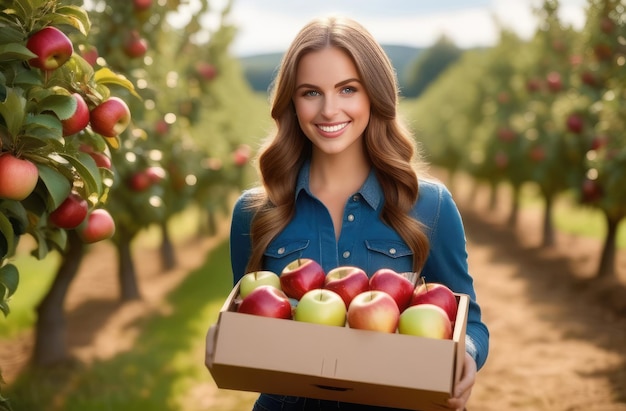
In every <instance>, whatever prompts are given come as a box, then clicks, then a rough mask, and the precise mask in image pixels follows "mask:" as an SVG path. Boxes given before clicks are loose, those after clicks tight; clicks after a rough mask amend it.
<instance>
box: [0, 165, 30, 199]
mask: <svg viewBox="0 0 626 411" xmlns="http://www.w3.org/2000/svg"><path fill="white" fill-rule="evenodd" d="M38 180H39V170H37V166H36V165H35V164H33V163H32V162H30V161H29V160H25V159H21V158H17V157H15V156H14V155H13V154H9V153H4V154H2V155H0V198H6V199H8V200H17V201H21V200H23V199H25V198H26V197H28V196H29V195H30V193H32V192H33V190H34V189H35V187H36V186H37V181H38Z"/></svg>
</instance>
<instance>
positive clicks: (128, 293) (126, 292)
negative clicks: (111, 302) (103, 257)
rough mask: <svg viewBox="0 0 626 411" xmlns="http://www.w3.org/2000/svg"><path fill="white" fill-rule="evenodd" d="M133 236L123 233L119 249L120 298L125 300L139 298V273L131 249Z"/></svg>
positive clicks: (118, 245)
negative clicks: (136, 270)
mask: <svg viewBox="0 0 626 411" xmlns="http://www.w3.org/2000/svg"><path fill="white" fill-rule="evenodd" d="M131 240H132V237H131V236H130V235H127V234H126V233H121V234H120V236H119V243H118V244H117V251H118V276H119V283H120V300H121V301H123V302H126V301H131V300H139V299H140V298H141V296H140V295H139V286H138V285H137V273H136V272H135V264H134V263H133V256H132V253H131V250H130V243H131Z"/></svg>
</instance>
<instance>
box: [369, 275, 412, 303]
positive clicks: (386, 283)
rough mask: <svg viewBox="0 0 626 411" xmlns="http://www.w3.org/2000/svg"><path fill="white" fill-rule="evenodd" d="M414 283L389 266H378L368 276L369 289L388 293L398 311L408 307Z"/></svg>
mask: <svg viewBox="0 0 626 411" xmlns="http://www.w3.org/2000/svg"><path fill="white" fill-rule="evenodd" d="M414 288H415V285H414V284H413V283H412V282H411V281H409V280H408V279H407V278H406V277H404V276H402V275H400V274H398V273H397V272H395V271H394V270H392V269H390V268H380V269H378V270H376V272H375V273H374V274H373V275H372V277H371V278H370V290H379V291H384V292H386V293H387V294H389V295H390V296H391V297H392V298H393V299H394V301H395V302H396V304H398V309H399V310H400V311H402V310H404V309H405V308H406V307H408V305H409V302H410V301H411V296H412V295H413V289H414Z"/></svg>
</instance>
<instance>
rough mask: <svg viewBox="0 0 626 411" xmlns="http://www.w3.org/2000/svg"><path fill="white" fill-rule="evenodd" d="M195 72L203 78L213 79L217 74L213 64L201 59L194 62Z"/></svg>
mask: <svg viewBox="0 0 626 411" xmlns="http://www.w3.org/2000/svg"><path fill="white" fill-rule="evenodd" d="M196 72H197V73H198V74H199V75H200V77H202V78H203V79H205V80H213V79H214V78H215V76H216V75H217V70H216V69H215V66H214V65H213V64H211V63H207V62H203V61H200V62H198V63H196Z"/></svg>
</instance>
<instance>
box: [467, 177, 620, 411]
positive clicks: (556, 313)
mask: <svg viewBox="0 0 626 411" xmlns="http://www.w3.org/2000/svg"><path fill="white" fill-rule="evenodd" d="M457 186H458V185H457ZM464 188H465V190H469V189H470V186H469V185H466V186H465V187H464ZM459 191H461V192H459V193H457V195H458V200H457V201H458V202H459V205H460V208H461V212H462V215H463V217H464V220H465V224H466V229H467V236H468V248H469V255H470V268H471V270H472V273H473V275H474V277H475V279H476V288H477V292H478V296H479V299H480V303H481V305H482V307H483V311H484V313H483V314H484V319H485V321H486V322H487V324H488V326H489V328H490V332H491V350H490V356H489V359H488V362H487V364H486V365H485V367H484V368H483V369H482V370H481V372H480V373H479V377H478V380H477V385H476V386H475V388H474V391H473V395H472V398H471V402H470V405H469V407H468V409H470V410H481V411H491V410H494V411H495V410H528V411H542V410H546V411H547V410H552V411H554V410H563V411H566V410H567V411H573V410H581V411H582V410H585V411H589V410H597V411H618V410H626V316H625V315H624V311H622V314H621V315H619V314H617V313H616V312H615V311H614V310H612V309H607V308H606V305H604V304H600V303H599V302H598V295H597V292H598V290H602V289H600V288H599V289H598V290H591V289H588V288H583V286H582V285H581V284H583V283H582V282H580V283H579V282H577V281H574V279H575V278H581V277H584V276H588V275H589V273H590V272H593V267H594V264H595V258H594V257H593V256H595V255H597V251H596V250H597V249H598V248H599V243H598V242H597V241H589V240H585V239H580V238H573V237H568V236H564V235H558V236H557V246H556V247H553V248H551V249H540V248H538V247H537V244H540V240H541V239H540V237H539V235H538V234H539V232H540V230H539V227H540V226H541V225H540V217H541V216H540V215H539V214H538V213H536V212H534V213H528V212H526V213H523V214H522V215H521V218H520V221H519V224H518V229H517V230H516V231H512V230H510V229H506V228H505V224H504V221H506V218H507V215H506V213H507V210H508V206H507V205H506V204H503V205H502V206H501V207H499V208H497V209H495V210H491V209H489V208H488V205H487V203H486V201H485V199H486V198H487V195H486V193H481V195H479V196H478V197H477V198H478V199H479V201H477V202H476V203H473V204H468V201H467V199H468V198H469V192H467V191H466V192H463V190H462V189H459ZM620 257H621V259H620V261H621V264H620V270H621V271H620V273H621V274H622V275H623V274H624V273H625V272H626V270H625V268H626V267H625V264H624V263H625V262H626V261H625V260H624V258H623V257H624V255H623V253H622V255H620ZM577 263H578V264H577ZM611 297H612V298H617V297H618V295H617V293H616V294H615V295H612V296H611ZM621 298H622V300H623V299H626V294H624V289H623V288H622V289H621ZM604 302H607V301H606V300H605V301H604ZM612 306H614V304H612Z"/></svg>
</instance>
